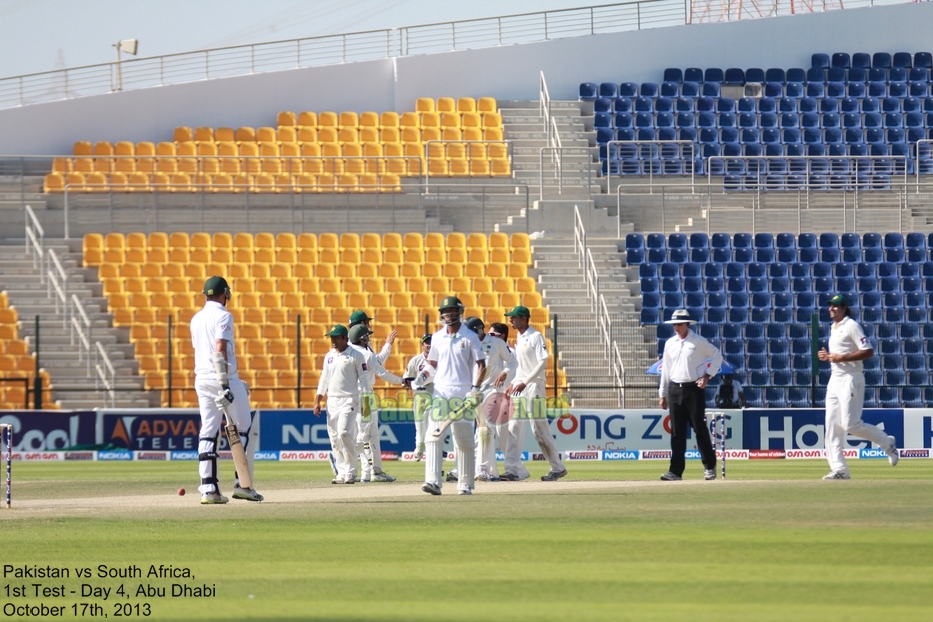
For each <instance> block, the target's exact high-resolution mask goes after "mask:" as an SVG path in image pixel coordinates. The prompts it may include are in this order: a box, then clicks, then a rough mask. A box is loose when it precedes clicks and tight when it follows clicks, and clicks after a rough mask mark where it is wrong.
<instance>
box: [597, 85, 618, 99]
mask: <svg viewBox="0 0 933 622" xmlns="http://www.w3.org/2000/svg"><path fill="white" fill-rule="evenodd" d="M599 96H600V97H609V98H612V99H615V98H616V97H618V96H619V85H617V84H616V83H615V82H603V83H602V84H600V85H599Z"/></svg>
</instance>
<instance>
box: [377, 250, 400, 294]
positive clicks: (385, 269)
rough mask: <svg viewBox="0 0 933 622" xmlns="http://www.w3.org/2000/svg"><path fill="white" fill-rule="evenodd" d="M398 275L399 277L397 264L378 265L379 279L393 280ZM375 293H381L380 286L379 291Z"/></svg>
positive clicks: (385, 263)
mask: <svg viewBox="0 0 933 622" xmlns="http://www.w3.org/2000/svg"><path fill="white" fill-rule="evenodd" d="M393 250H395V249H393ZM398 275H399V270H398V264H397V263H388V262H384V263H380V264H379V278H383V279H394V278H397V277H398ZM377 291H382V287H381V286H380V288H379V290H377Z"/></svg>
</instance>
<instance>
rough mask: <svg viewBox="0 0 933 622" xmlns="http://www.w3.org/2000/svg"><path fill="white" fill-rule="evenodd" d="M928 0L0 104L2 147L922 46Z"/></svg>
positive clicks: (569, 91) (407, 106)
mask: <svg viewBox="0 0 933 622" xmlns="http://www.w3.org/2000/svg"><path fill="white" fill-rule="evenodd" d="M931 25H933V3H910V4H898V5H893V6H884V7H868V8H860V9H848V10H841V11H839V10H837V11H829V12H826V13H811V14H803V15H794V16H788V17H777V18H769V19H759V20H747V21H741V22H732V23H726V24H700V25H691V26H676V27H670V28H658V29H651V30H643V31H632V32H623V33H615V34H606V35H596V36H590V37H577V38H572V39H561V40H557V41H548V42H542V43H529V44H521V45H508V46H502V47H496V48H486V49H479V50H466V51H456V52H446V53H439V54H426V55H420V56H407V57H399V58H395V59H385V60H378V61H364V62H359V63H349V64H345V65H329V66H324V67H312V68H308V69H295V70H289V71H279V72H273V73H265V74H257V75H251V76H242V77H235V78H220V79H215V80H205V81H201V82H192V83H187V84H179V85H173V86H165V87H158V88H149V89H141V90H137V91H128V92H122V93H112V94H107V95H97V96H92V97H86V98H79V99H73V100H67V101H58V102H50V103H44V104H36V105H31V106H26V107H22V108H8V109H3V110H0V136H2V137H3V139H2V141H0V154H4V155H14V154H17V155H40V154H44V155H52V154H67V153H70V152H71V149H72V145H73V143H74V142H75V141H78V140H91V141H97V140H109V141H112V142H113V141H118V140H132V141H142V140H150V141H161V140H171V137H172V129H173V128H174V127H175V126H179V125H187V126H190V127H197V126H202V125H204V126H214V127H217V126H229V127H238V126H241V125H248V126H262V125H274V124H275V116H276V113H278V112H279V111H280V110H295V111H300V110H316V111H322V110H335V111H341V110H356V111H358V112H362V111H364V110H376V111H384V110H397V111H405V110H412V109H413V108H414V103H415V99H416V98H418V97H442V96H451V97H460V96H473V97H479V96H493V97H496V98H497V99H500V100H508V99H536V98H537V97H538V73H539V72H540V71H544V72H545V76H546V78H547V81H548V86H549V90H550V94H551V97H552V98H554V99H576V98H577V89H578V86H579V83H580V82H645V81H651V82H660V80H661V74H662V72H663V70H664V68H665V67H681V68H684V67H687V66H691V67H703V68H705V67H722V68H726V67H741V68H747V67H761V68H763V69H766V68H768V67H782V68H788V67H804V68H806V67H809V63H810V55H811V54H813V53H815V52H826V53H829V54H832V53H833V52H839V51H845V52H849V53H852V52H872V53H873V52H881V51H887V52H892V53H893V52H899V51H907V52H917V51H930V50H931V48H933V44H931V42H930V41H931V40H930V34H929V31H930V26H931Z"/></svg>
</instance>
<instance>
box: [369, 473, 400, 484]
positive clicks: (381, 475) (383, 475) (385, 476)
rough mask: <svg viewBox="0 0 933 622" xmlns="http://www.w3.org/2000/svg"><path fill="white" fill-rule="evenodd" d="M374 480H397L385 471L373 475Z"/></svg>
mask: <svg viewBox="0 0 933 622" xmlns="http://www.w3.org/2000/svg"><path fill="white" fill-rule="evenodd" d="M373 479H374V480H376V481H377V482H394V481H395V479H396V478H395V477H394V476H392V475H389V474H388V473H386V472H385V471H379V472H378V473H373Z"/></svg>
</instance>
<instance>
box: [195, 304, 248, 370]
mask: <svg viewBox="0 0 933 622" xmlns="http://www.w3.org/2000/svg"><path fill="white" fill-rule="evenodd" d="M218 339H226V340H227V352H226V355H227V377H229V378H234V377H237V364H236V354H234V347H233V315H232V314H231V313H230V312H229V311H227V308H226V307H224V306H223V305H222V304H220V303H219V302H216V301H214V300H208V301H207V303H206V304H205V305H204V308H203V309H201V310H200V311H198V312H197V313H195V314H194V317H192V318H191V345H192V346H194V375H195V376H197V377H198V378H207V379H216V378H217V372H216V371H215V370H214V361H213V358H212V357H213V354H214V352H215V351H216V348H217V340H218Z"/></svg>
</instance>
